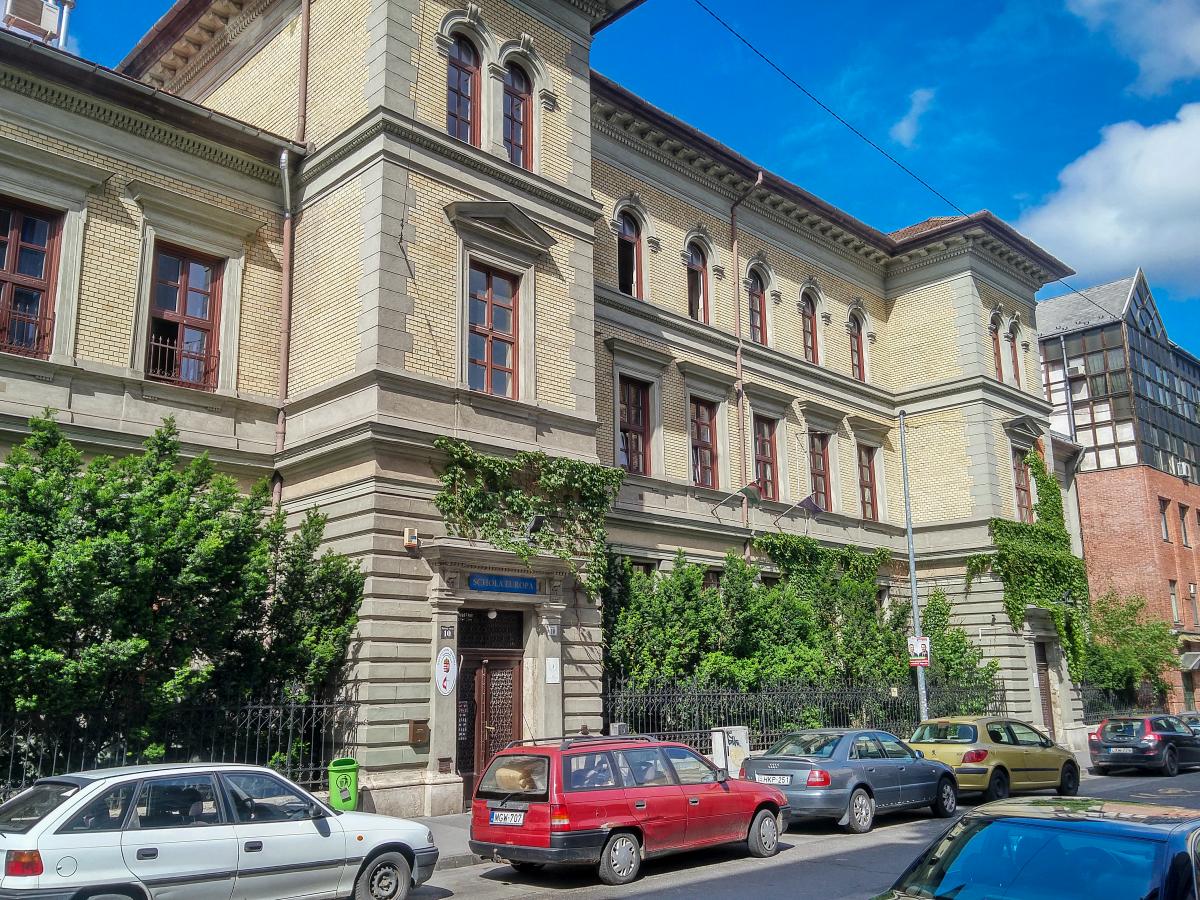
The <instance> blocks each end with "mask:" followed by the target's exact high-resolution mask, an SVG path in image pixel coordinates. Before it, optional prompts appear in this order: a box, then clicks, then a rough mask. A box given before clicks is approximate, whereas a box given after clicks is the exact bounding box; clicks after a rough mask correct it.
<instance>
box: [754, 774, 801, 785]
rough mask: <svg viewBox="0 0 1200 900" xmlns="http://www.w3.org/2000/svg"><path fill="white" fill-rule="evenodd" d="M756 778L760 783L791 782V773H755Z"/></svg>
mask: <svg viewBox="0 0 1200 900" xmlns="http://www.w3.org/2000/svg"><path fill="white" fill-rule="evenodd" d="M754 780H755V781H757V782H758V783H759V784H791V783H792V776H791V775H755V776H754Z"/></svg>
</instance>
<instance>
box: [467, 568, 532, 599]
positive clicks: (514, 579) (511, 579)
mask: <svg viewBox="0 0 1200 900" xmlns="http://www.w3.org/2000/svg"><path fill="white" fill-rule="evenodd" d="M467 587H468V588H469V589H470V590H472V591H484V592H487V593H490V594H497V593H498V594H536V593H537V592H538V583H537V579H536V578H525V577H522V576H520V575H486V574H484V573H482V572H472V573H470V574H469V575H467Z"/></svg>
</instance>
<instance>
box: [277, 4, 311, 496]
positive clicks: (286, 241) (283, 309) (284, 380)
mask: <svg viewBox="0 0 1200 900" xmlns="http://www.w3.org/2000/svg"><path fill="white" fill-rule="evenodd" d="M311 22H312V3H311V0H302V2H301V4H300V69H299V73H298V76H297V77H298V81H299V88H298V91H297V97H296V107H297V109H296V143H297V144H303V143H304V141H305V135H306V133H307V131H308V69H309V52H308V51H309V33H310V25H311ZM279 177H280V182H281V184H282V185H283V251H282V253H283V259H282V260H281V262H282V269H283V272H282V276H281V278H280V293H281V298H280V303H279V394H278V401H279V410H278V412H276V414H275V457H276V469H275V477H274V478H273V479H272V485H271V497H272V500H273V501H274V503H275V505H276V506H278V505H279V504H280V503H281V502H282V501H283V474H282V473H281V472H280V471H279V468H278V462H279V459H278V458H279V454H281V453H283V448H284V444H285V443H286V441H287V410H286V404H287V396H288V369H289V368H290V367H291V362H292V269H293V255H294V254H293V247H294V244H295V239H296V220H295V215H294V213H293V209H292V167H291V154H290V153H289V152H288V151H287V150H284V151H283V152H282V153H281V154H280V155H279Z"/></svg>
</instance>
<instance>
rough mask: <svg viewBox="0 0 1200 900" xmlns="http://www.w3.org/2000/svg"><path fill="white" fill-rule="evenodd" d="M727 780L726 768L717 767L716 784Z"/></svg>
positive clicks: (727, 771)
mask: <svg viewBox="0 0 1200 900" xmlns="http://www.w3.org/2000/svg"><path fill="white" fill-rule="evenodd" d="M728 780H729V770H728V769H717V784H724V783H725V782H726V781H728Z"/></svg>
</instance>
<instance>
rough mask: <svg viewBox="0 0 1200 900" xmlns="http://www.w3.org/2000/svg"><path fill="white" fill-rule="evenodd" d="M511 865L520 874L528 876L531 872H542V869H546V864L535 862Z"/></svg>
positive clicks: (512, 863) (511, 863) (513, 863)
mask: <svg viewBox="0 0 1200 900" xmlns="http://www.w3.org/2000/svg"><path fill="white" fill-rule="evenodd" d="M509 865H510V866H512V867H513V868H514V869H516V870H517V871H518V872H520V873H522V874H526V875H527V874H529V873H530V872H540V871H542V869H544V868H546V864H545V863H535V862H510V863H509Z"/></svg>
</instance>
